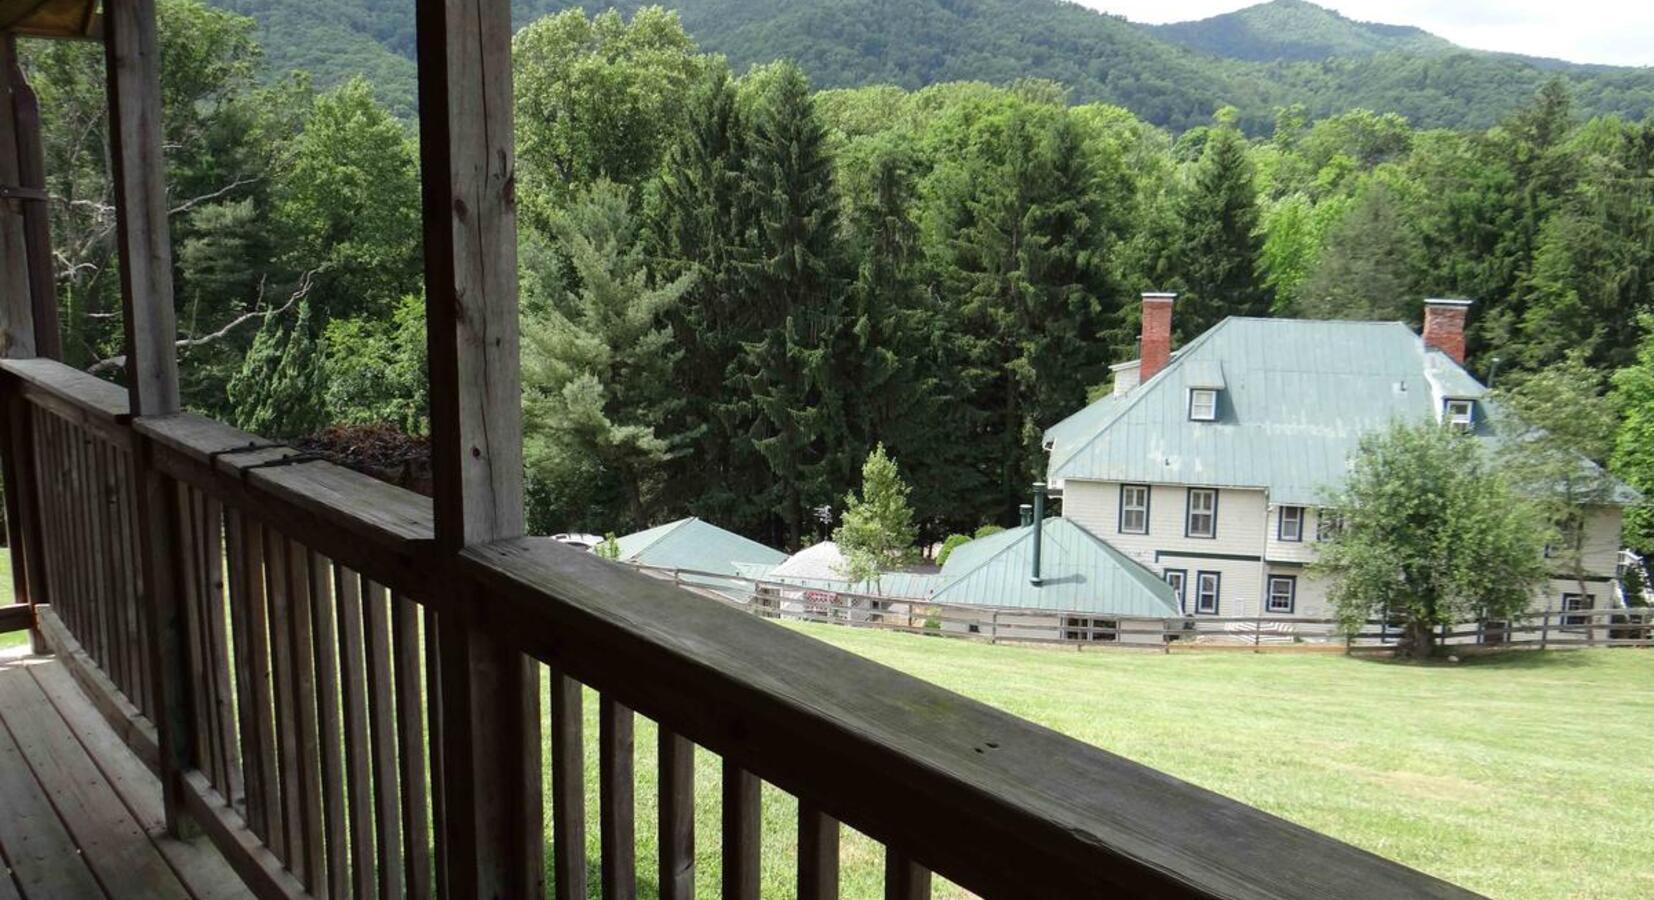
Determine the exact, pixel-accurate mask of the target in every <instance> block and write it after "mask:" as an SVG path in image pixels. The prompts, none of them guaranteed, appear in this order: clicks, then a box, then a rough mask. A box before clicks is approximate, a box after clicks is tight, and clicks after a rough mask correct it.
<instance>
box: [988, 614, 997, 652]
mask: <svg viewBox="0 0 1654 900" xmlns="http://www.w3.org/2000/svg"><path fill="white" fill-rule="evenodd" d="M988 643H989V644H997V643H999V610H997V609H996V610H993V612H992V616H991V617H990V618H989V619H988Z"/></svg>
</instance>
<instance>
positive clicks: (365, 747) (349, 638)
mask: <svg viewBox="0 0 1654 900" xmlns="http://www.w3.org/2000/svg"><path fill="white" fill-rule="evenodd" d="M333 591H334V595H335V596H336V597H337V599H338V615H339V690H340V693H341V695H342V701H343V704H344V732H345V738H344V743H345V747H344V750H345V788H346V794H347V796H346V800H345V808H346V811H347V812H348V814H349V816H350V869H351V875H352V879H351V881H352V885H353V895H354V896H355V897H356V900H368V898H371V897H373V896H375V885H376V884H377V883H378V879H377V877H376V876H377V873H376V872H375V871H374V862H373V841H374V836H373V835H374V833H373V773H372V769H371V768H370V762H371V759H372V757H371V750H370V747H369V743H368V741H369V739H368V695H367V691H366V679H367V660H366V653H365V651H364V648H363V641H362V577H361V576H360V575H358V574H356V573H355V572H353V571H351V570H350V569H347V568H345V567H344V566H340V565H335V566H334V567H333Z"/></svg>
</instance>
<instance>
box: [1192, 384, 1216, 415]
mask: <svg viewBox="0 0 1654 900" xmlns="http://www.w3.org/2000/svg"><path fill="white" fill-rule="evenodd" d="M1217 417H1218V392H1217V391H1214V390H1212V389H1211V388H1195V389H1193V390H1191V391H1189V418H1190V419H1192V420H1194V421H1196V422H1212V421H1215V420H1216V419H1217Z"/></svg>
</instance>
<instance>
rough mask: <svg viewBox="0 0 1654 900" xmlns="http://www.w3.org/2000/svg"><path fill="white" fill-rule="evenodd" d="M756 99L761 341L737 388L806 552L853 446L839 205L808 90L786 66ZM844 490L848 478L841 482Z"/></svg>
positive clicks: (793, 536)
mask: <svg viewBox="0 0 1654 900" xmlns="http://www.w3.org/2000/svg"><path fill="white" fill-rule="evenodd" d="M770 78H771V79H772V80H770V81H769V82H768V83H766V84H764V85H763V87H764V88H765V90H764V93H763V95H762V96H761V97H759V98H757V102H756V106H755V113H756V118H755V121H754V125H753V130H752V153H751V157H750V168H749V172H750V178H751V185H752V194H753V211H754V214H755V223H756V231H755V238H754V246H753V255H752V258H751V261H750V262H748V263H746V264H745V266H744V268H745V269H746V270H747V271H748V272H749V277H750V278H751V282H752V285H753V288H754V293H753V297H754V300H755V309H754V310H753V311H754V313H755V314H756V315H757V316H758V317H759V319H760V322H761V331H760V332H759V335H758V336H757V337H756V338H755V339H753V340H750V341H747V342H746V343H745V344H744V345H743V347H742V353H741V358H740V359H739V360H738V361H737V375H736V377H735V379H734V380H733V386H734V387H735V388H736V389H737V390H738V391H742V392H744V393H745V394H746V398H747V399H745V400H743V401H741V402H740V404H739V406H740V408H741V410H742V411H750V414H751V416H752V418H751V430H750V432H749V434H750V436H751V438H752V441H753V444H754V446H755V447H756V448H757V449H758V452H759V453H760V454H762V455H763V458H764V461H765V462H766V463H767V465H768V468H769V473H770V475H771V477H772V479H773V484H772V487H771V488H770V490H769V491H768V492H767V494H768V497H769V500H770V505H771V508H772V510H773V511H774V512H775V514H776V515H778V516H779V517H780V520H781V524H782V528H783V533H784V534H785V539H786V543H787V545H788V546H790V547H797V546H799V540H800V538H801V537H802V536H803V529H804V519H805V514H806V511H807V509H808V508H809V507H811V506H814V505H816V504H818V503H828V502H831V499H832V498H833V497H834V496H835V494H836V487H837V485H836V484H835V482H834V481H833V475H834V473H835V471H841V470H842V466H839V465H838V456H837V455H838V454H841V453H842V452H843V447H844V431H845V429H844V418H843V396H842V394H841V390H842V385H840V384H839V383H837V381H836V379H835V377H834V376H835V372H834V371H833V366H832V363H833V353H832V351H833V348H834V345H835V344H836V342H837V341H838V340H839V338H840V330H841V329H842V327H843V322H842V318H843V300H844V296H843V295H844V290H843V286H842V284H841V281H842V279H841V278H840V277H839V275H838V272H837V271H836V264H835V260H834V240H835V238H836V236H837V230H838V206H837V199H836V197H835V196H834V194H833V173H832V163H831V160H830V159H829V158H828V156H827V151H826V146H825V144H826V133H825V131H824V130H823V129H822V126H821V122H820V120H819V119H818V118H817V116H816V113H815V105H814V100H813V99H812V98H811V96H810V87H809V82H808V81H807V80H806V79H805V77H804V73H803V72H802V71H801V70H799V69H798V67H797V66H795V65H792V64H787V63H783V64H778V66H777V68H776V69H775V70H774V71H773V72H772V73H770ZM840 483H842V482H840Z"/></svg>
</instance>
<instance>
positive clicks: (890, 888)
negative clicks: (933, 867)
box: [884, 847, 930, 900]
mask: <svg viewBox="0 0 1654 900" xmlns="http://www.w3.org/2000/svg"><path fill="white" fill-rule="evenodd" d="M884 900H930V870H929V869H926V868H925V867H923V866H921V865H919V864H918V863H916V862H914V861H913V860H911V859H908V858H907V856H906V855H905V854H903V853H901V852H900V851H898V850H896V849H894V848H892V847H886V848H885V850H884Z"/></svg>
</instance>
